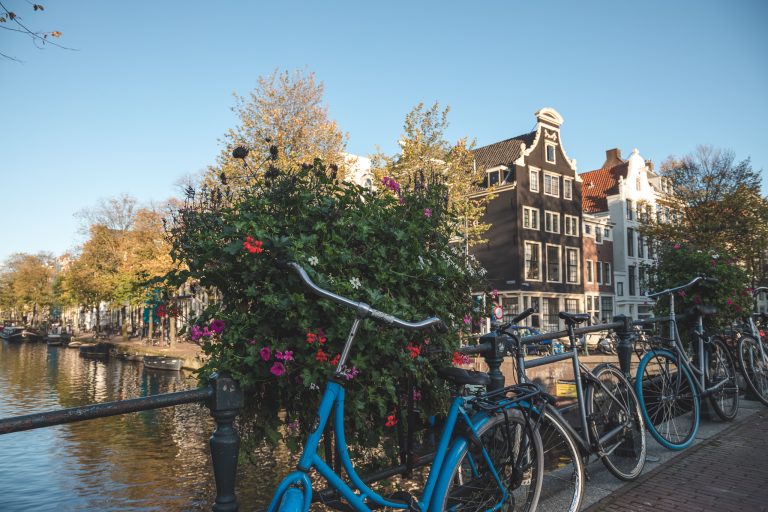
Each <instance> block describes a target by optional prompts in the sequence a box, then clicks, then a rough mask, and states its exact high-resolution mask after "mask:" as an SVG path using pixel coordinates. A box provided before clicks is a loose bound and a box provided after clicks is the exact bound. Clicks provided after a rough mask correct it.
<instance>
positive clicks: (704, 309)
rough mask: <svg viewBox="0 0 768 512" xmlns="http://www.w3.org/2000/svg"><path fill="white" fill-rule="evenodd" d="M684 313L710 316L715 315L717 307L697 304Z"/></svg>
mask: <svg viewBox="0 0 768 512" xmlns="http://www.w3.org/2000/svg"><path fill="white" fill-rule="evenodd" d="M686 313H688V314H690V315H695V316H710V315H716V314H717V306H711V305H705V304H697V305H695V306H693V307H692V308H690V309H688V310H687V311H686Z"/></svg>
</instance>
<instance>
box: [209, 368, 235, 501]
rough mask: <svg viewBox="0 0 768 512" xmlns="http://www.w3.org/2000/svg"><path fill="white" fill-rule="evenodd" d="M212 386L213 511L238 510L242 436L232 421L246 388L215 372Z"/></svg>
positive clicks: (210, 404) (211, 382)
mask: <svg viewBox="0 0 768 512" xmlns="http://www.w3.org/2000/svg"><path fill="white" fill-rule="evenodd" d="M210 386H211V387H212V388H213V390H214V394H213V398H212V399H211V401H210V402H209V407H210V409H211V416H213V419H214V420H215V421H216V430H214V432H213V435H212V436H211V439H210V447H211V459H212V461H213V475H214V477H215V479H216V501H215V502H214V504H213V512H237V510H238V504H237V498H236V496H235V480H236V477H237V456H238V452H239V450H240V436H239V435H238V434H237V431H236V430H235V428H234V427H233V426H232V423H233V422H234V420H235V417H237V415H238V414H239V413H240V409H241V408H242V407H243V392H242V390H241V389H240V387H239V386H238V385H237V383H236V382H235V381H234V380H232V379H231V378H230V377H229V376H227V375H218V374H215V373H214V374H213V375H211V377H210Z"/></svg>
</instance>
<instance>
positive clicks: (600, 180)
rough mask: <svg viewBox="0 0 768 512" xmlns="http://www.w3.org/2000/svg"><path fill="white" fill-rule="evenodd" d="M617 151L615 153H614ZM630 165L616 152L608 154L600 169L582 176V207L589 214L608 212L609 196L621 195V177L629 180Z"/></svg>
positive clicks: (612, 151)
mask: <svg viewBox="0 0 768 512" xmlns="http://www.w3.org/2000/svg"><path fill="white" fill-rule="evenodd" d="M614 151H615V152H614ZM628 169H629V165H628V162H627V160H622V159H621V156H620V154H619V153H618V151H616V150H611V151H609V152H608V155H607V158H606V160H605V163H604V164H603V166H602V167H601V168H600V169H596V170H594V171H589V172H585V173H584V174H581V175H580V176H581V180H582V186H581V207H582V209H583V210H584V211H585V212H587V213H596V212H604V211H606V210H608V200H607V199H606V198H607V197H608V196H611V195H614V194H618V193H619V177H621V178H624V179H627V170H628Z"/></svg>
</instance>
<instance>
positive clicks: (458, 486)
mask: <svg viewBox="0 0 768 512" xmlns="http://www.w3.org/2000/svg"><path fill="white" fill-rule="evenodd" d="M507 413H508V414H507V416H508V419H509V422H507V419H506V418H505V415H504V414H503V413H501V412H500V413H497V414H495V415H494V416H493V417H492V418H491V419H490V420H488V422H487V423H486V424H485V425H483V426H482V427H481V428H480V430H479V432H478V438H479V439H480V443H479V444H478V443H472V442H470V441H468V442H467V443H466V447H465V448H464V450H463V453H462V454H461V456H460V457H459V461H458V463H457V464H456V465H455V466H454V467H453V471H452V473H451V477H450V479H449V483H448V487H447V489H446V491H445V493H443V507H442V510H452V511H458V510H461V511H480V510H490V509H492V508H494V507H495V506H496V505H498V504H499V503H500V502H501V501H502V499H503V494H502V491H501V489H500V488H499V485H498V483H497V482H496V479H495V478H494V476H493V471H492V470H491V466H489V464H488V461H487V460H486V458H485V456H484V454H483V451H482V450H481V448H480V445H481V444H482V447H483V448H485V451H486V452H487V454H488V456H489V458H490V460H491V462H492V463H493V468H494V469H495V471H496V474H497V475H498V476H499V479H500V480H501V482H502V483H503V484H504V486H505V487H506V491H507V493H508V497H507V499H506V501H505V502H504V503H502V504H501V507H500V508H499V510H505V511H520V512H524V511H525V512H527V511H532V510H535V509H536V505H537V503H538V499H539V492H540V491H541V472H542V463H543V451H542V447H541V438H540V437H539V436H538V434H537V433H536V432H535V431H534V430H533V428H532V426H531V424H530V423H529V422H527V421H526V420H525V418H524V417H523V415H522V413H520V411H517V410H514V409H510V410H508V411H507ZM436 492H439V491H436Z"/></svg>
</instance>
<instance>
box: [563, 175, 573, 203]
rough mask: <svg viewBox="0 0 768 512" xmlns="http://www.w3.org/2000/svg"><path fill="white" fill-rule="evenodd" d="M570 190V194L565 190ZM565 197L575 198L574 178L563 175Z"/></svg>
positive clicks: (568, 198)
mask: <svg viewBox="0 0 768 512" xmlns="http://www.w3.org/2000/svg"><path fill="white" fill-rule="evenodd" d="M566 191H568V194H566V193H565V192H566ZM563 199H567V200H569V201H570V200H572V199H573V178H566V177H563Z"/></svg>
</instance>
